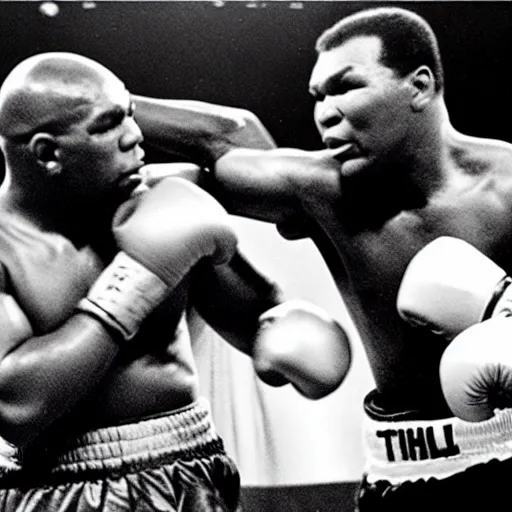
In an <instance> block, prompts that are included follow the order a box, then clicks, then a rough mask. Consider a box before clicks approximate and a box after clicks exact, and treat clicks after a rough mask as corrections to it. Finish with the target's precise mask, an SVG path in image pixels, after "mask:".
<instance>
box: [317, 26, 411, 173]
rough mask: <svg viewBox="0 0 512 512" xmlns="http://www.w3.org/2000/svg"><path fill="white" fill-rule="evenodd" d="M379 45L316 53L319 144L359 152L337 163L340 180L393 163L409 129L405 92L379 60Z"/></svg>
mask: <svg viewBox="0 0 512 512" xmlns="http://www.w3.org/2000/svg"><path fill="white" fill-rule="evenodd" d="M381 44H382V43H381V41H380V39H379V38H377V37H375V36H361V37H357V38H353V39H350V40H348V41H346V42H345V43H343V44H342V45H341V46H338V47H336V48H333V49H331V50H328V51H325V52H321V53H320V54H319V55H318V58H317V61H316V64H315V66H314V68H313V71H312V74H311V79H310V84H309V86H310V92H311V94H312V96H313V98H314V99H315V101H316V103H315V108H314V119H315V124H316V126H317V129H318V131H319V133H320V135H321V137H322V140H323V141H324V144H325V145H326V146H328V147H338V146H340V145H344V144H346V143H353V144H355V145H356V147H357V149H358V151H357V154H356V155H355V156H354V157H352V158H351V159H350V160H348V161H346V162H344V163H342V166H341V172H342V174H343V175H345V176H350V175H353V174H356V173H359V172H361V171H362V170H364V169H365V168H368V167H369V166H372V165H374V164H377V163H380V164H383V163H386V162H392V159H393V158H396V154H397V152H399V151H400V148H401V147H403V145H404V144H405V140H406V137H407V133H408V130H409V129H410V126H411V116H412V114H411V108H410V98H411V95H410V88H408V87H407V80H406V78H401V77H399V76H398V75H397V74H396V73H395V71H394V70H393V69H391V68H389V67H386V66H384V65H383V64H382V63H381V62H380V52H381Z"/></svg>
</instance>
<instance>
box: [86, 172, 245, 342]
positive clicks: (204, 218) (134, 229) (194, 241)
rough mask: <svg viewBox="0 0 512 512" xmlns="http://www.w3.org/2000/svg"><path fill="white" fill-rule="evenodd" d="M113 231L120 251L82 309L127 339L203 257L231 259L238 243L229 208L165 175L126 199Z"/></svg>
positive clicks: (216, 260) (217, 260) (218, 260)
mask: <svg viewBox="0 0 512 512" xmlns="http://www.w3.org/2000/svg"><path fill="white" fill-rule="evenodd" d="M113 233H114V237H115V239H116V242H117V244H118V246H119V249H120V252H119V253H118V254H117V255H116V257H115V258H114V260H113V261H112V262H111V263H110V265H108V266H107V268H106V269H105V270H104V271H103V272H102V274H101V275H100V276H99V277H98V279H97V280H96V282H95V283H94V284H93V286H92V287H91V289H90V290H89V293H88V294H87V297H86V298H85V299H82V300H81V301H80V303H79V304H78V307H77V309H78V310H79V311H82V312H85V313H88V314H90V315H93V316H94V317H96V318H98V319H99V320H100V321H102V322H103V323H104V324H105V325H107V326H108V327H110V328H112V329H114V330H115V331H116V332H118V333H119V334H120V335H121V336H122V338H123V339H125V340H129V339H131V338H133V337H134V336H135V334H136V333H137V331H138V329H139V327H140V325H141V323H142V322H143V321H144V319H145V318H146V316H147V315H148V314H150V313H151V311H153V309H154V308H155V307H156V306H158V304H159V303H160V302H162V301H163V300H164V298H165V297H167V296H168V295H169V293H171V292H172V290H173V289H174V288H175V287H176V286H177V285H178V284H179V283H180V281H181V280H182V279H183V277H184V276H185V275H186V274H187V273H188V272H189V271H190V269H191V268H192V267H193V266H194V265H195V264H196V263H197V262H198V261H199V260H201V259H203V258H208V260H209V261H210V262H211V263H212V264H223V263H226V262H227V261H229V260H230V259H231V257H232V256H233V254H234V253H235V250H236V246H237V236H236V233H235V231H234V229H233V227H232V225H231V222H230V218H229V216H228V213H227V212H226V210H224V208H223V207H222V206H221V205H220V203H218V202H217V201H216V200H215V199H214V198H213V197H212V196H210V195H209V194H207V193H206V192H205V191H204V190H202V189H200V188H199V187H197V186H196V185H194V184H192V183H190V182H188V181H187V180H184V179H182V178H167V179H164V180H163V181H161V182H160V183H158V184H157V185H155V186H154V187H153V188H151V189H149V190H148V191H146V192H144V193H143V194H139V195H137V196H136V197H133V198H132V199H130V200H129V201H127V202H126V203H124V204H123V205H121V206H120V208H119V209H118V210H117V212H116V214H115V217H114V221H113Z"/></svg>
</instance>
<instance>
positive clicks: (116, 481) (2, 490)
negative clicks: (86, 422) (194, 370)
mask: <svg viewBox="0 0 512 512" xmlns="http://www.w3.org/2000/svg"><path fill="white" fill-rule="evenodd" d="M18 458H19V460H18V464H17V467H14V468H6V469H5V470H4V472H3V474H2V475H1V476H0V510H3V511H8V512H14V511H19V512H21V511H23V512H32V511H59V512H66V511H77V512H86V511H108V512H121V511H136V512H138V511H140V512H143V511H144V512H145V511H147V512H150V511H151V512H153V511H166V512H172V511H178V510H179V511H180V512H181V511H183V512H188V511H190V512H202V511H205V512H206V511H208V512H228V511H229V512H232V511H234V510H237V504H238V499H239V492H240V479H239V474H238V472H237V470H236V468H235V466H234V464H233V462H232V461H231V459H229V458H228V456H227V455H226V453H225V451H224V448H223V443H222V440H221V439H220V438H219V437H218V435H217V434H216V433H215V430H214V427H213V423H212V420H211V417H210V413H209V409H208V407H207V404H205V403H204V402H202V401H198V402H196V403H194V404H192V405H190V406H188V407H185V408H183V409H179V410H177V411H174V412H173V413H171V414H168V415H162V416H157V417H151V418H145V419H143V420H141V421H138V422H136V423H129V424H122V425H118V426H115V427H106V428H101V429H98V430H94V431H90V432H87V433H85V434H83V435H80V436H79V437H73V438H68V439H60V440H58V441H54V442H53V443H51V444H47V445H44V446H34V447H31V448H29V449H27V450H24V451H23V452H19V453H18Z"/></svg>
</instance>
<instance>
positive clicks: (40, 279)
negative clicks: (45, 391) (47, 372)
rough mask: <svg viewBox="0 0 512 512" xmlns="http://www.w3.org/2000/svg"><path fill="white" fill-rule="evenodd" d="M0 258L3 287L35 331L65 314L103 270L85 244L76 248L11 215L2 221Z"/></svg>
mask: <svg viewBox="0 0 512 512" xmlns="http://www.w3.org/2000/svg"><path fill="white" fill-rule="evenodd" d="M0 260H1V262H2V264H3V267H4V274H5V283H4V288H5V291H6V292H7V293H10V294H12V295H13V296H14V297H15V299H16V300H17V301H18V303H19V304H20V306H21V307H22V309H23V310H24V311H25V313H26V314H27V316H28V317H29V319H30V321H31V323H32V325H33V327H34V328H35V330H36V331H39V332H45V331H48V330H51V329H53V328H55V327H56V326H57V325H59V324H60V323H61V322H62V321H63V320H64V319H66V318H67V317H69V315H70V314H71V313H72V311H73V309H74V307H75V305H76V303H77V302H78V300H80V298H82V297H83V296H84V295H85V294H86V292H87V290H88V289H89V287H90V286H91V284H92V283H93V282H94V280H95V279H96V278H97V276H98V275H99V274H100V272H101V271H102V269H103V268H104V264H103V263H102V262H101V260H100V258H99V257H98V255H97V254H96V253H95V252H94V251H93V250H92V249H91V248H90V247H89V246H86V247H83V248H77V247H75V246H74V245H73V243H72V242H71V241H70V240H68V239H67V238H66V237H64V236H62V235H60V234H58V233H52V232H45V231H41V230H39V229H38V228H37V227H35V226H33V225H32V224H30V223H29V222H26V221H24V220H23V219H19V218H18V217H15V216H9V215H7V216H3V218H2V221H1V222H0Z"/></svg>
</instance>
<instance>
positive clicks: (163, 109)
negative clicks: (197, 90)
mask: <svg viewBox="0 0 512 512" xmlns="http://www.w3.org/2000/svg"><path fill="white" fill-rule="evenodd" d="M134 101H135V105H136V110H135V119H136V121H137V123H138V124H139V126H140V128H141V130H142V132H143V134H144V138H145V140H146V142H148V143H149V144H152V145H154V146H157V147H159V148H160V149H163V150H164V151H168V152H170V153H174V154H177V155H181V156H184V157H186V158H187V159H190V160H191V161H193V162H196V163H199V164H200V165H203V166H210V165H212V164H213V163H214V162H216V161H217V160H218V159H219V158H220V157H221V156H222V155H224V154H225V153H227V152H228V151H229V150H230V149H232V148H236V147H249V148H255V149H271V148H274V147H275V143H274V141H273V139H272V137H271V135H270V134H269V133H268V131H267V130H266V129H265V127H264V126H263V124H262V123H261V122H260V121H259V119H258V118H257V117H256V116H255V115H254V114H252V113H251V112H249V111H247V110H244V109H239V108H233V107H225V106H220V105H214V104H210V103H205V102H201V101H189V100H166V99H156V98H147V97H144V96H134Z"/></svg>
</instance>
